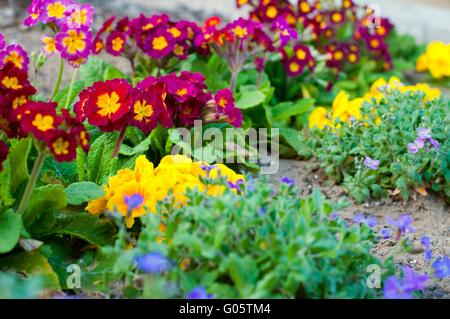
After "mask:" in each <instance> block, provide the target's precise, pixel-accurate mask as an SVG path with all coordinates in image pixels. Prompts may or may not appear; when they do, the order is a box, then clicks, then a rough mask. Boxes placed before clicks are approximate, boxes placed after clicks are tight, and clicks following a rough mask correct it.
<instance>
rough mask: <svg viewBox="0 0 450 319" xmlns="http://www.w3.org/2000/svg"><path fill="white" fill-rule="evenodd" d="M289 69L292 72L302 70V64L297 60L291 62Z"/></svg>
mask: <svg viewBox="0 0 450 319" xmlns="http://www.w3.org/2000/svg"><path fill="white" fill-rule="evenodd" d="M289 69H290V70H291V71H292V72H298V71H299V70H300V65H299V64H298V63H297V62H291V64H289Z"/></svg>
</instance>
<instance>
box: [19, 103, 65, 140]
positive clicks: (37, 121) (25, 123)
mask: <svg viewBox="0 0 450 319" xmlns="http://www.w3.org/2000/svg"><path fill="white" fill-rule="evenodd" d="M57 106H58V105H57V104H56V103H54V102H27V103H26V104H25V105H23V106H21V107H19V108H18V109H17V110H16V114H17V118H18V119H19V120H20V124H21V128H22V131H23V132H24V133H26V134H28V133H32V134H33V135H34V136H35V137H36V138H37V139H39V140H42V141H48V140H49V139H51V138H52V137H53V134H54V133H55V131H56V130H57V128H58V126H59V125H60V124H61V123H62V122H63V118H62V117H61V116H59V115H57V114H56V107H57Z"/></svg>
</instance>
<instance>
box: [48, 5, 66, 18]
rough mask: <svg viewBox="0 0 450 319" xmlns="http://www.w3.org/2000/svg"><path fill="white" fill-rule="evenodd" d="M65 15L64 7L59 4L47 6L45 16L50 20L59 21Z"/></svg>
mask: <svg viewBox="0 0 450 319" xmlns="http://www.w3.org/2000/svg"><path fill="white" fill-rule="evenodd" d="M64 13H66V7H65V6H63V5H62V3H61V2H55V3H51V4H49V5H48V6H47V15H48V16H49V17H50V18H57V19H61V18H62V17H64Z"/></svg>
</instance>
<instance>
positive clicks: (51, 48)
mask: <svg viewBox="0 0 450 319" xmlns="http://www.w3.org/2000/svg"><path fill="white" fill-rule="evenodd" d="M44 43H45V51H47V52H48V53H53V52H55V51H56V43H55V39H53V38H50V37H45V38H44Z"/></svg>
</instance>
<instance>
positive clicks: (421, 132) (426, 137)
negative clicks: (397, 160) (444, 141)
mask: <svg viewBox="0 0 450 319" xmlns="http://www.w3.org/2000/svg"><path fill="white" fill-rule="evenodd" d="M425 144H429V145H430V146H432V147H433V148H434V149H435V150H438V149H439V142H438V141H436V140H435V139H433V138H432V137H431V131H430V129H428V128H423V127H421V128H419V129H418V130H417V138H416V139H415V140H414V142H412V143H408V152H409V153H411V154H416V153H418V152H419V151H420V150H421V149H422V148H423V147H424V146H425Z"/></svg>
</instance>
